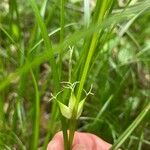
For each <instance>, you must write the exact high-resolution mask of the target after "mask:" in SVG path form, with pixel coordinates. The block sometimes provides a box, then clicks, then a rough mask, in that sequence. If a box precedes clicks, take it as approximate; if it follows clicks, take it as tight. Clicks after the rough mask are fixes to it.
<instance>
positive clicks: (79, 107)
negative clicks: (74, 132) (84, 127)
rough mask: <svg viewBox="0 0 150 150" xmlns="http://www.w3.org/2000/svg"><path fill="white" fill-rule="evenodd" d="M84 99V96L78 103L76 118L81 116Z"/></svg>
mask: <svg viewBox="0 0 150 150" xmlns="http://www.w3.org/2000/svg"><path fill="white" fill-rule="evenodd" d="M85 99H86V98H84V99H83V100H82V101H81V102H80V103H79V106H78V112H77V117H76V119H78V118H79V117H80V116H81V113H82V111H83V105H84V102H85Z"/></svg>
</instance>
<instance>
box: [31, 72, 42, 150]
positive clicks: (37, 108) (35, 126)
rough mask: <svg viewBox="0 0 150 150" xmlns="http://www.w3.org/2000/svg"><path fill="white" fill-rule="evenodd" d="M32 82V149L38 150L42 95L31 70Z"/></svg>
mask: <svg viewBox="0 0 150 150" xmlns="http://www.w3.org/2000/svg"><path fill="white" fill-rule="evenodd" d="M31 75H32V80H33V84H34V89H35V103H34V104H35V109H34V117H35V119H34V123H33V141H32V149H37V148H38V139H39V129H40V128H39V127H40V120H39V118H40V94H39V90H38V84H37V81H36V79H35V76H34V73H33V71H32V70H31Z"/></svg>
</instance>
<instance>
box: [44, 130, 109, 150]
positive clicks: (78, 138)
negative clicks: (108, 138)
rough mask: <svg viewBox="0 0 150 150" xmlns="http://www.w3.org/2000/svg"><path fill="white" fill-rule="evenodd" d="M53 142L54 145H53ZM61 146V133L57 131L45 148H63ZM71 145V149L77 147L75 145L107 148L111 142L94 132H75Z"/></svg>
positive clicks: (59, 149) (54, 149)
mask: <svg viewBox="0 0 150 150" xmlns="http://www.w3.org/2000/svg"><path fill="white" fill-rule="evenodd" d="M54 143H55V146H53V144H54ZM63 146H64V145H63V134H62V132H58V133H56V135H55V136H54V138H53V139H52V141H51V142H50V143H49V144H48V147H47V150H64V148H63ZM72 147H73V150H75V149H78V148H77V147H81V149H85V150H109V149H110V147H111V144H109V143H107V142H105V141H104V140H102V139H101V138H99V137H98V136H96V135H94V134H91V133H82V132H75V136H74V141H73V145H72Z"/></svg>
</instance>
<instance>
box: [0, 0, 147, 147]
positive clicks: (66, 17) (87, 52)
mask: <svg viewBox="0 0 150 150" xmlns="http://www.w3.org/2000/svg"><path fill="white" fill-rule="evenodd" d="M62 2H63V1H62ZM91 2H92V3H93V4H94V3H95V4H96V6H95V8H94V6H91V5H90V6H89V5H88V4H89V3H86V1H84V3H83V1H81V2H78V3H71V1H67V0H66V1H64V4H63V3H60V1H59V0H52V1H48V0H44V1H40V0H38V1H36V3H35V1H34V0H29V1H25V0H22V1H17V0H1V1H0V149H13V148H14V149H33V150H34V149H45V147H46V145H47V142H48V141H49V140H50V139H51V137H52V136H53V135H54V134H55V133H56V132H57V131H59V130H61V122H63V120H62V119H61V114H60V113H59V111H58V106H57V105H56V103H55V101H49V99H50V98H51V94H50V93H54V94H56V93H57V92H59V91H60V90H61V89H62V88H63V84H62V83H61V82H62V81H68V80H70V81H71V82H72V83H73V82H75V81H80V84H79V87H77V89H76V94H77V97H78V99H79V100H80V98H81V97H82V90H83V88H84V89H86V90H88V89H89V88H90V86H91V84H92V85H93V91H92V92H93V93H94V96H90V97H89V98H88V99H87V101H86V104H85V106H84V111H83V114H82V116H81V117H80V119H79V121H78V130H80V131H86V132H91V133H94V134H96V135H98V136H100V137H102V138H103V139H105V140H106V141H108V142H110V143H114V149H115V147H117V146H118V147H120V146H121V148H122V149H131V150H132V149H133V150H137V149H138V150H149V149H150V142H149V140H150V131H149V127H150V124H149V117H150V116H149V109H150V28H149V26H150V22H149V20H150V11H149V9H150V1H149V0H143V1H134V0H129V1H126V2H124V3H122V1H121V0H118V1H116V0H112V1H111V0H108V1H105V0H103V1H97V3H96V1H92V0H91ZM89 8H90V9H89ZM55 31H57V32H55ZM49 33H52V34H51V35H50V38H49V37H48V34H49ZM39 41H42V42H40V43H39ZM69 47H73V55H72V60H71V63H72V67H71V68H72V70H71V79H69V70H70V65H69V59H70V48H69ZM60 100H61V101H62V102H64V103H67V100H68V92H67V91H66V92H64V93H63V95H62V96H61V97H60ZM60 120H61V121H60ZM62 128H64V127H63V126H62ZM126 129H127V130H126ZM124 131H125V132H124Z"/></svg>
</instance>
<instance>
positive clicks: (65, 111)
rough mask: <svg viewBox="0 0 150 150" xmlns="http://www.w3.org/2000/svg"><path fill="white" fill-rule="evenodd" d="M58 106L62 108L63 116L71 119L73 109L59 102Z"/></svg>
mask: <svg viewBox="0 0 150 150" xmlns="http://www.w3.org/2000/svg"><path fill="white" fill-rule="evenodd" d="M58 105H59V108H60V111H61V113H62V115H63V116H64V117H66V118H68V119H70V118H71V116H72V112H71V109H70V108H69V107H67V106H66V105H64V104H63V103H61V102H59V101H58Z"/></svg>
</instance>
